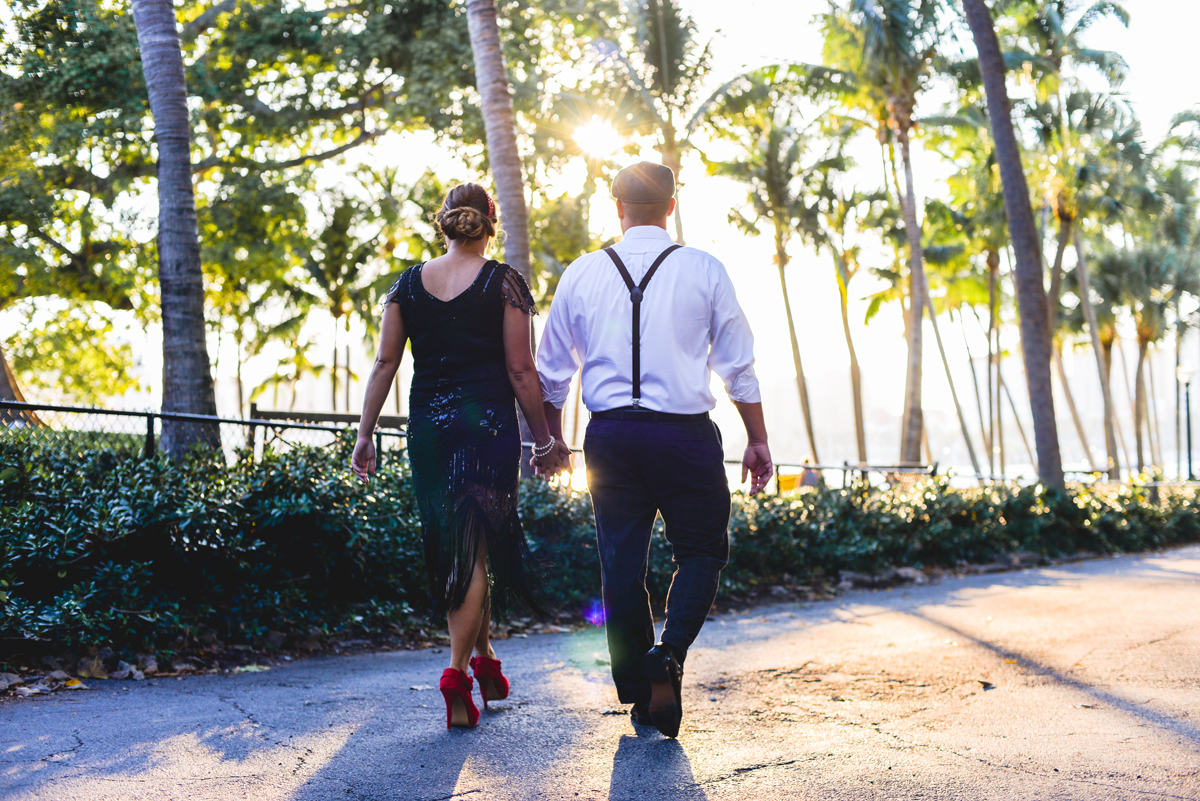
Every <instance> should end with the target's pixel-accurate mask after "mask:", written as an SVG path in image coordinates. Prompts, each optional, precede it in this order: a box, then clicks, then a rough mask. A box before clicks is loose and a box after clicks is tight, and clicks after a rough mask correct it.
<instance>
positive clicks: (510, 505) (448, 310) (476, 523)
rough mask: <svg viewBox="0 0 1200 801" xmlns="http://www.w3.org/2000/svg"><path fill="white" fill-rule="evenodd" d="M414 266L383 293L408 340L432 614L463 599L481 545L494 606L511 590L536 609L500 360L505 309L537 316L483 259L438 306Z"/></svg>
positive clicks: (527, 297) (521, 290)
mask: <svg viewBox="0 0 1200 801" xmlns="http://www.w3.org/2000/svg"><path fill="white" fill-rule="evenodd" d="M423 267H424V265H421V264H418V265H416V266H415V267H412V268H410V269H408V270H407V271H405V273H404V274H403V275H402V276H401V277H400V280H399V281H397V282H396V283H395V284H394V285H393V286H392V288H391V289H390V290H389V291H388V294H387V302H389V303H397V304H399V306H400V314H401V316H402V317H403V319H404V327H405V330H406V332H407V334H408V337H409V340H410V342H411V343H412V354H413V369H414V372H413V380H412V389H411V391H410V393H409V418H408V454H409V460H410V462H411V464H412V480H413V488H414V490H415V492H416V496H417V503H418V506H419V509H420V513H421V524H422V529H423V537H424V546H425V566H426V570H427V571H428V574H429V580H430V594H431V596H432V601H433V610H434V612H435V613H436V614H443V613H445V612H446V611H447V610H453V609H457V608H458V607H459V606H461V605H462V603H463V600H464V598H465V597H466V593H467V589H468V587H469V586H470V583H471V574H472V568H473V566H474V564H475V556H476V553H477V552H478V548H479V547H480V545H483V544H485V543H486V546H487V554H488V562H489V567H490V572H491V579H492V603H493V605H494V606H497V607H500V608H502V607H503V605H504V603H505V601H506V599H507V596H508V595H509V594H515V595H516V596H517V597H519V598H521V599H522V600H524V601H525V602H526V603H528V604H530V605H531V606H533V607H534V608H537V603H536V600H535V599H534V597H533V594H532V592H531V590H530V581H529V580H528V577H527V572H528V564H527V563H528V561H529V550H528V546H527V545H526V543H525V536H524V532H523V531H522V529H521V521H520V519H519V518H518V516H517V486H518V482H519V479H520V458H521V436H520V430H519V428H518V425H517V410H516V396H515V394H514V393H513V388H512V384H511V382H510V381H509V377H508V369H507V366H506V362H505V358H504V314H505V308H506V306H513V307H516V308H519V309H521V310H522V311H524V312H525V313H526V314H536V313H537V311H536V309H535V307H534V301H533V296H532V295H531V294H530V292H529V287H528V286H527V285H526V283H525V281H524V279H523V278H522V277H521V275H520V273H518V272H517V271H516V270H514V269H513V268H512V267H509V266H508V265H507V264H503V263H501V262H498V261H494V260H493V261H489V262H487V263H486V264H484V265H483V267H482V268H481V269H480V270H479V274H478V275H477V276H476V277H475V280H474V281H473V282H472V283H471V285H470V286H469V287H468V288H467V289H465V290H464V291H462V292H461V293H459V294H458V295H456V296H455V297H453V298H451V299H450V300H442V299H440V298H438V297H436V296H434V295H433V294H431V293H430V292H429V291H428V290H427V289H426V288H425V285H424V282H423V281H422V278H421V271H422V268H423Z"/></svg>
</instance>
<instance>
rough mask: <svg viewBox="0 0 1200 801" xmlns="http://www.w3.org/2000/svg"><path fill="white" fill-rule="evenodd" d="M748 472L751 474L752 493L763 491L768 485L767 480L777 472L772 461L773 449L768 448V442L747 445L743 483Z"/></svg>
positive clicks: (744, 455) (743, 455) (743, 460)
mask: <svg viewBox="0 0 1200 801" xmlns="http://www.w3.org/2000/svg"><path fill="white" fill-rule="evenodd" d="M747 474H749V475H750V494H751V495H755V494H757V493H759V492H762V489H763V487H765V486H767V482H768V481H770V480H771V476H773V475H774V474H775V463H774V462H772V461H771V451H770V449H769V448H767V443H765V442H759V443H753V442H752V443H750V444H749V445H747V446H746V452H745V453H744V454H742V482H743V483H745V481H746V475H747Z"/></svg>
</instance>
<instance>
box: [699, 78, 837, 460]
mask: <svg viewBox="0 0 1200 801" xmlns="http://www.w3.org/2000/svg"><path fill="white" fill-rule="evenodd" d="M719 119H720V120H721V121H722V122H720V123H719V124H718V125H717V130H718V131H719V132H721V133H723V134H724V135H725V136H726V137H728V138H729V139H731V140H733V141H736V142H739V143H742V144H743V145H748V147H747V148H746V150H745V152H744V154H743V156H742V158H740V159H738V160H735V161H728V162H709V171H710V172H711V173H713V174H716V175H723V176H727V177H730V178H733V179H734V180H736V181H739V182H741V183H744V184H747V185H748V186H749V193H748V196H747V206H748V208H749V210H750V211H751V212H752V213H753V216H752V217H747V216H745V214H744V213H743V212H741V211H739V210H736V209H735V210H733V211H731V212H730V215H729V217H730V222H731V223H733V224H734V225H736V226H737V227H739V228H741V229H742V230H743V231H745V232H746V233H747V234H750V235H752V236H754V235H757V234H758V233H760V231H759V226H760V225H761V224H762V223H764V222H765V223H768V224H769V225H770V226H771V229H772V232H773V234H774V239H775V266H776V267H777V268H778V270H779V285H780V290H781V292H782V295H783V307H784V310H785V312H786V314H787V321H788V334H789V335H790V338H791V344H792V361H793V364H794V366H795V369H796V389H797V391H798V392H799V394H800V408H801V412H802V413H803V415H804V429H805V433H806V434H807V436H808V447H809V452H810V454H811V456H812V460H813V462H815V463H817V464H820V461H821V460H820V457H819V456H818V455H817V441H816V437H815V435H814V434H813V420H812V410H811V408H810V406H809V398H808V383H807V381H806V380H805V376H804V365H803V362H802V360H801V357H800V342H799V339H798V338H797V336H796V324H795V320H794V318H793V316H792V304H791V298H790V296H789V294H788V287H787V266H788V262H789V261H790V260H791V257H790V256H789V255H788V252H787V248H788V244H789V242H790V241H791V239H792V237H793V236H794V235H795V234H796V233H797V231H798V230H800V229H803V228H810V227H811V223H810V222H808V220H809V219H810V218H811V216H812V215H813V213H814V210H813V209H812V208H810V207H808V206H806V205H805V198H804V183H805V181H806V179H807V178H808V176H809V175H810V174H811V172H812V169H813V167H811V166H809V167H806V166H805V165H804V164H803V163H802V161H803V159H804V157H805V156H807V155H809V152H810V149H811V148H812V146H813V144H814V143H813V141H812V137H811V136H810V134H809V133H808V132H806V131H805V130H803V129H801V128H799V127H797V126H796V122H797V120H796V119H795V111H794V109H793V107H792V105H791V104H790V103H789V102H788V101H787V99H786V98H785V97H784V96H783V95H782V94H781V91H780V87H778V86H772V85H771V84H769V83H767V82H766V80H765V78H764V76H762V75H756V76H753V77H751V78H748V79H747V80H746V81H745V85H743V86H741V87H739V88H738V89H737V90H734V91H731V92H730V93H729V96H727V97H726V98H725V99H724V100H723V102H722V105H721V115H720V118H719Z"/></svg>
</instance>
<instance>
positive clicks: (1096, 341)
mask: <svg viewBox="0 0 1200 801" xmlns="http://www.w3.org/2000/svg"><path fill="white" fill-rule="evenodd" d="M1075 260H1076V262H1077V265H1076V267H1075V272H1076V275H1077V277H1078V279H1079V305H1080V306H1081V307H1082V308H1083V319H1084V322H1085V323H1087V328H1088V334H1089V336H1090V337H1091V339H1092V352H1093V353H1095V354H1096V369H1097V372H1099V374H1100V395H1101V397H1102V398H1103V400H1104V447H1105V450H1107V451H1108V477H1109V479H1110V480H1111V481H1120V480H1121V461H1120V460H1119V459H1118V458H1117V437H1116V427H1117V426H1116V414H1115V411H1116V410H1115V409H1114V408H1113V402H1112V386H1111V385H1110V384H1109V381H1108V374H1109V370H1108V365H1109V361H1108V359H1107V353H1106V352H1105V349H1104V346H1103V344H1102V343H1101V342H1100V329H1099V327H1098V326H1097V325H1096V310H1095V309H1094V308H1093V307H1092V294H1091V283H1090V282H1089V280H1088V270H1087V261H1086V260H1085V259H1084V255H1083V235H1082V234H1081V233H1080V231H1079V229H1078V228H1076V229H1075Z"/></svg>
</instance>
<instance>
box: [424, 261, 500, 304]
mask: <svg viewBox="0 0 1200 801" xmlns="http://www.w3.org/2000/svg"><path fill="white" fill-rule="evenodd" d="M485 264H487V259H485V258H484V257H483V256H479V255H476V254H474V253H447V254H445V255H444V256H438V257H437V258H434V259H430V260H429V261H427V262H425V265H424V266H423V267H421V284H422V285H423V286H424V287H425V291H426V292H428V293H429V294H431V295H433V296H434V297H435V298H437V299H438V300H441V301H447V302H448V301H451V300H454V299H455V298H456V297H458V296H459V295H461V294H462V293H463V292H466V291H467V290H468V289H470V288H471V285H472V284H474V283H475V279H476V278H478V277H479V271H480V270H481V269H483V265H485Z"/></svg>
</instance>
